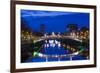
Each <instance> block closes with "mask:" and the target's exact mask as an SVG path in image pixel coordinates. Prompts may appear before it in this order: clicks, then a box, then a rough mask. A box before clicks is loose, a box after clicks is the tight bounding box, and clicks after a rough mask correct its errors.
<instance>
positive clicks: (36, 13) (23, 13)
mask: <svg viewBox="0 0 100 73" xmlns="http://www.w3.org/2000/svg"><path fill="white" fill-rule="evenodd" d="M69 14H73V13H72V12H58V11H39V10H21V16H22V17H27V16H33V17H44V16H50V17H51V16H59V15H69Z"/></svg>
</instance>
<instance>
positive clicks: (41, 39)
mask: <svg viewBox="0 0 100 73" xmlns="http://www.w3.org/2000/svg"><path fill="white" fill-rule="evenodd" d="M48 39H72V40H75V41H79V42H82V40H80V39H78V38H76V37H75V36H57V35H55V36H51V35H50V36H47V37H45V36H42V37H40V39H38V40H34V43H36V42H39V41H43V40H48Z"/></svg>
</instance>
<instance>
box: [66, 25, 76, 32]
mask: <svg viewBox="0 0 100 73" xmlns="http://www.w3.org/2000/svg"><path fill="white" fill-rule="evenodd" d="M67 28H68V29H69V31H70V32H77V30H78V26H77V24H68V25H67Z"/></svg>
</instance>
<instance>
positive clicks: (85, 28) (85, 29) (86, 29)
mask: <svg viewBox="0 0 100 73" xmlns="http://www.w3.org/2000/svg"><path fill="white" fill-rule="evenodd" d="M80 31H82V32H86V31H89V29H88V28H87V27H85V26H83V27H82V28H81V29H80Z"/></svg>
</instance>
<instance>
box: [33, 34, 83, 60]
mask: <svg viewBox="0 0 100 73" xmlns="http://www.w3.org/2000/svg"><path fill="white" fill-rule="evenodd" d="M59 39H61V40H62V39H63V40H65V39H66V40H67V39H69V40H70V39H71V40H73V41H74V42H77V43H78V46H79V47H80V46H81V45H79V43H80V44H81V43H82V40H79V39H77V38H76V37H73V36H57V35H55V36H46V37H45V36H43V37H41V39H39V40H37V41H34V43H37V42H41V41H44V42H45V43H44V44H43V45H42V46H44V48H42V50H44V52H36V51H35V52H34V53H33V56H34V57H35V56H36V57H39V58H45V59H46V61H48V59H50V58H52V59H53V58H55V59H58V61H60V59H62V58H69V59H70V60H72V59H73V57H75V56H77V55H79V54H80V53H82V52H83V51H84V49H83V48H82V47H80V49H79V50H77V51H75V52H70V53H67V51H68V50H67V49H64V48H62V46H61V44H62V42H61V41H59ZM68 43H69V42H68ZM70 43H71V44H72V43H73V42H70ZM77 43H76V44H77ZM74 45H75V44H74ZM55 46H56V48H54V47H55ZM50 47H52V48H50ZM79 47H78V48H79Z"/></svg>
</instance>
